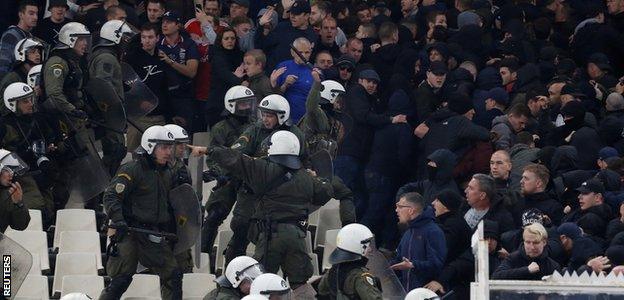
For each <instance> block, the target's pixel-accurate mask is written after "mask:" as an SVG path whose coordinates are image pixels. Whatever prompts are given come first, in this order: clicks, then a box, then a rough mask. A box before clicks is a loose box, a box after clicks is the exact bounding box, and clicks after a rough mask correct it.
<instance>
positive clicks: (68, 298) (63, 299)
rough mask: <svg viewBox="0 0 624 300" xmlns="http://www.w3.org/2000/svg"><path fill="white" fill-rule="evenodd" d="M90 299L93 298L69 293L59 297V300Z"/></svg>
mask: <svg viewBox="0 0 624 300" xmlns="http://www.w3.org/2000/svg"><path fill="white" fill-rule="evenodd" d="M91 299H93V298H91V297H89V295H87V294H83V293H70V294H67V295H65V296H63V297H61V300H91Z"/></svg>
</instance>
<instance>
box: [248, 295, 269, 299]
mask: <svg viewBox="0 0 624 300" xmlns="http://www.w3.org/2000/svg"><path fill="white" fill-rule="evenodd" d="M266 299H269V298H268V297H265V296H263V295H247V296H245V297H243V298H241V300H266Z"/></svg>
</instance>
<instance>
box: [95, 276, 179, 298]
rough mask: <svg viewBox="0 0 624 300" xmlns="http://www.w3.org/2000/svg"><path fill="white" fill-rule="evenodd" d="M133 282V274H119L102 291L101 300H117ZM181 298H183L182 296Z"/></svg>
mask: <svg viewBox="0 0 624 300" xmlns="http://www.w3.org/2000/svg"><path fill="white" fill-rule="evenodd" d="M130 283H132V275H128V274H126V275H119V276H115V277H113V279H112V280H111V282H110V284H109V285H108V286H107V287H106V288H105V289H104V290H103V291H102V294H101V295H100V298H99V300H117V299H119V298H121V295H123V293H125V292H126V290H127V289H128V287H129V286H130ZM180 299H181V298H180Z"/></svg>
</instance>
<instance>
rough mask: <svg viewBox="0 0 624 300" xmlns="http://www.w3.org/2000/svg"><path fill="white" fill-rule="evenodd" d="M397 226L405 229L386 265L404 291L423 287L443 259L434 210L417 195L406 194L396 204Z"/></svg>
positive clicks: (435, 273)
mask: <svg viewBox="0 0 624 300" xmlns="http://www.w3.org/2000/svg"><path fill="white" fill-rule="evenodd" d="M396 213H397V216H398V217H399V224H400V225H402V226H405V227H407V231H406V232H405V233H404V234H403V237H402V238H401V242H400V243H399V247H398V248H397V251H396V256H395V258H394V259H393V260H392V262H391V263H394V264H393V265H391V266H390V268H391V269H392V270H395V271H399V275H400V276H399V278H400V280H401V284H402V285H403V287H404V288H405V289H406V290H412V289H415V288H419V287H422V286H424V285H425V284H426V283H428V282H430V281H431V280H433V279H434V278H436V277H437V275H438V274H439V273H440V270H441V269H442V266H443V265H444V260H445V259H446V253H447V249H446V241H445V239H444V232H442V230H441V229H440V227H439V226H438V225H437V224H436V223H435V222H434V220H435V219H434V218H435V217H434V210H433V208H431V206H428V205H426V203H425V201H424V199H423V198H422V196H421V195H420V194H418V193H407V194H405V195H403V196H401V198H400V199H399V201H398V202H397V203H396Z"/></svg>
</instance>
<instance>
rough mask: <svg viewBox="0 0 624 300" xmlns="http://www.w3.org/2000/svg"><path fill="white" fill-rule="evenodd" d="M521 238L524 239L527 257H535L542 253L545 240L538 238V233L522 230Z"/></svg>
mask: <svg viewBox="0 0 624 300" xmlns="http://www.w3.org/2000/svg"><path fill="white" fill-rule="evenodd" d="M522 239H523V240H524V252H526V254H527V256H528V257H530V258H536V257H539V256H540V255H542V252H544V247H545V246H546V241H545V240H543V239H542V238H540V237H539V236H538V235H535V234H531V233H528V232H524V233H523V234H522Z"/></svg>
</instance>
